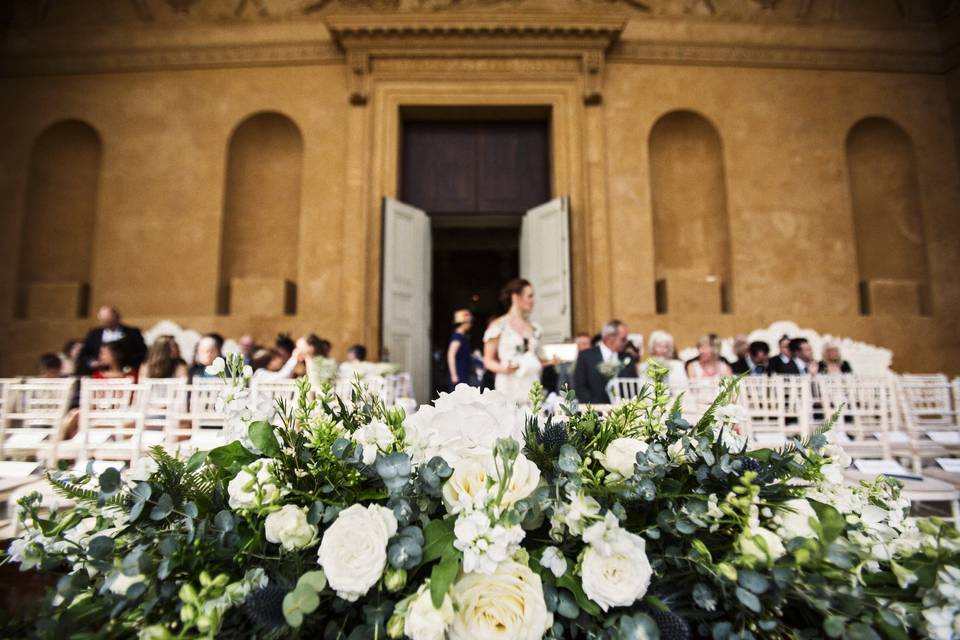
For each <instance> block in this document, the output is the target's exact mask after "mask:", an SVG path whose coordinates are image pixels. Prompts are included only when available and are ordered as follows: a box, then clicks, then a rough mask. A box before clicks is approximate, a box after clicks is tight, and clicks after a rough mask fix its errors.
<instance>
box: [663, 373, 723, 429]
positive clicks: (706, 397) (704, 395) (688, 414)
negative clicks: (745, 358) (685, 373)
mask: <svg viewBox="0 0 960 640" xmlns="http://www.w3.org/2000/svg"><path fill="white" fill-rule="evenodd" d="M673 391H674V393H676V394H679V393H683V397H682V399H681V402H680V406H681V412H682V413H683V417H684V418H685V419H686V420H687V421H688V422H690V424H695V423H696V422H698V421H699V420H700V418H702V417H703V414H704V413H706V412H707V409H709V408H710V405H711V404H713V401H714V400H715V399H716V397H717V394H718V393H719V392H720V378H694V379H690V380H687V382H686V383H685V384H682V385H676V386H675V387H674V388H673Z"/></svg>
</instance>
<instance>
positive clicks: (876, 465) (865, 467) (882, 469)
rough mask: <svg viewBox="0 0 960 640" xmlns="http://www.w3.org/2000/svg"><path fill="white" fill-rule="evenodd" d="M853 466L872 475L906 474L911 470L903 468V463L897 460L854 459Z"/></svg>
mask: <svg viewBox="0 0 960 640" xmlns="http://www.w3.org/2000/svg"><path fill="white" fill-rule="evenodd" d="M853 466H855V467H856V468H857V470H858V471H862V472H863V473H869V474H871V475H881V474H883V475H885V476H906V475H910V472H909V471H907V470H906V469H904V468H903V465H902V464H900V463H899V462H897V461H896V460H863V459H860V460H854V461H853Z"/></svg>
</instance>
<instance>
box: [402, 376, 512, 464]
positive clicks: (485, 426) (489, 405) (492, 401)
mask: <svg viewBox="0 0 960 640" xmlns="http://www.w3.org/2000/svg"><path fill="white" fill-rule="evenodd" d="M403 426H404V429H405V430H406V439H407V442H408V444H409V447H410V453H411V456H412V459H413V462H414V463H416V464H419V463H421V462H426V461H428V460H430V459H431V458H433V457H434V456H441V457H442V458H443V459H444V460H446V461H447V464H449V465H451V466H456V464H457V463H458V462H459V461H460V460H461V459H463V458H469V457H482V456H489V455H491V454H492V453H493V449H494V447H495V446H496V442H497V439H498V438H513V439H514V440H516V441H517V442H523V437H524V429H525V420H524V415H523V412H522V411H521V410H520V409H519V408H518V407H517V405H516V404H515V403H513V402H512V401H510V399H509V398H507V397H506V396H505V395H503V394H502V393H500V392H499V391H490V390H487V391H484V392H482V393H481V391H480V389H477V388H476V387H471V386H469V385H465V384H460V385H457V387H456V389H454V391H453V392H452V393H441V394H440V397H439V398H437V399H436V400H435V401H434V403H433V406H430V405H424V406H422V407H420V410H419V411H417V412H416V413H415V414H413V415H411V416H408V417H407V418H406V420H405V421H404V423H403Z"/></svg>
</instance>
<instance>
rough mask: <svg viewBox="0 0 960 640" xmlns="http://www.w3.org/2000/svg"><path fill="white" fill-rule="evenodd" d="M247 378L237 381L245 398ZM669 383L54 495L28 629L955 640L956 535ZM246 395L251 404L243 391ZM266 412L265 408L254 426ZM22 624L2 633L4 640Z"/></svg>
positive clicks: (729, 390) (223, 460) (296, 439)
mask: <svg viewBox="0 0 960 640" xmlns="http://www.w3.org/2000/svg"><path fill="white" fill-rule="evenodd" d="M239 366H240V363H238V362H237V361H236V360H231V361H230V362H229V363H228V366H227V367H226V369H227V372H229V373H230V375H231V376H233V379H238V378H241V379H242V376H237V375H236V370H238V368H239ZM649 372H650V374H651V376H652V378H653V382H652V383H651V384H650V385H649V386H647V387H646V388H645V389H644V390H643V392H642V393H641V394H640V396H639V397H637V398H636V399H634V400H633V401H631V402H628V403H625V404H623V405H620V406H619V407H617V408H615V409H614V410H613V411H611V412H610V413H609V414H608V415H607V416H605V417H603V416H600V415H598V414H597V413H594V412H581V411H579V409H578V407H577V405H576V402H575V401H574V400H573V398H572V397H568V398H567V400H566V402H565V403H563V405H562V406H561V409H560V410H559V411H558V412H557V413H556V414H555V415H552V416H546V415H543V412H542V411H541V407H542V391H541V390H540V389H539V388H537V387H535V388H534V389H533V391H532V392H531V399H532V405H533V410H532V411H530V412H524V411H522V410H521V409H519V408H517V407H516V406H515V405H513V404H512V403H510V402H509V401H507V400H506V399H505V398H503V397H502V396H501V395H500V394H498V393H497V392H496V391H487V392H483V393H481V392H480V391H479V390H477V389H474V388H471V387H467V386H464V385H461V386H459V387H457V388H456V390H455V391H454V392H453V393H450V394H441V395H440V397H439V398H438V399H437V400H436V401H435V402H434V404H433V405H432V406H423V407H421V408H420V409H419V411H417V412H416V413H415V414H413V415H410V416H405V415H404V414H403V412H402V410H399V409H393V408H388V407H386V406H384V405H383V403H382V402H381V401H380V400H379V399H378V398H377V397H372V396H371V395H369V394H368V393H367V392H365V390H364V389H363V388H362V386H360V385H359V384H358V385H357V386H356V387H355V389H354V391H353V394H352V397H351V398H350V399H349V400H342V399H339V398H337V397H335V396H333V394H331V393H330V391H329V389H328V388H324V389H321V390H320V391H319V392H317V394H316V397H312V396H313V394H311V393H310V390H309V387H308V385H307V384H306V383H302V385H301V388H300V394H299V399H298V401H297V402H296V405H295V406H285V405H284V404H283V403H279V404H278V407H277V411H276V413H275V416H274V418H273V419H271V420H259V421H255V420H253V419H252V418H251V421H250V422H249V424H248V425H247V431H246V436H245V437H243V438H241V439H240V440H237V441H234V442H231V443H230V444H228V445H226V446H222V447H219V448H217V449H213V450H212V451H209V452H202V453H196V454H194V455H193V456H191V457H189V458H187V459H183V458H180V457H177V456H175V455H172V454H170V453H168V452H165V451H163V450H162V449H159V448H157V449H154V450H153V451H152V456H151V457H150V458H146V459H144V460H142V461H141V462H140V463H138V464H137V465H135V467H134V469H133V470H132V472H130V473H129V474H127V475H121V474H120V473H118V472H117V471H115V470H107V471H105V472H103V473H102V474H100V475H99V476H98V477H94V476H93V475H91V474H88V475H86V476H84V477H81V478H62V477H55V478H52V479H51V481H52V482H53V484H54V486H55V487H56V488H57V490H58V491H60V492H62V493H63V494H64V495H66V496H69V497H70V498H72V499H73V500H74V501H75V503H76V506H75V507H74V508H72V509H70V510H68V511H65V512H61V513H59V514H56V516H55V517H52V516H51V517H43V516H42V515H41V512H40V510H39V506H38V498H37V497H29V498H26V499H24V500H23V501H21V503H20V511H21V516H22V518H23V521H24V526H25V527H26V533H25V534H24V535H23V536H22V537H21V538H19V539H18V540H16V541H14V542H13V544H12V545H11V547H10V550H9V554H10V557H11V559H12V560H13V561H15V562H18V563H20V566H21V567H22V568H23V569H31V568H37V569H39V570H40V571H44V572H53V573H56V575H58V576H59V579H58V581H57V583H56V589H55V590H53V591H52V592H51V593H50V594H49V596H48V598H47V600H46V601H45V603H44V605H43V607H44V610H43V611H42V613H41V615H38V616H36V622H35V623H34V626H32V627H31V628H29V629H28V628H25V627H20V628H17V629H13V628H12V626H13V625H14V624H15V623H14V622H13V621H6V622H0V635H2V636H4V637H6V636H8V635H10V636H13V635H21V636H22V635H35V636H40V637H64V636H70V635H75V636H78V637H97V638H120V637H131V636H134V635H139V637H140V638H143V639H150V640H161V639H172V638H211V637H215V636H216V637H224V638H287V637H306V638H325V639H331V640H333V639H337V638H343V639H361V638H401V637H407V638H411V639H412V640H442V639H445V638H446V639H450V640H472V639H487V638H498V639H518V640H527V639H529V640H533V639H536V638H541V637H545V638H585V639H588V638H589V639H604V638H608V639H613V638H630V639H643V638H652V639H655V638H664V639H673V638H692V637H704V638H716V639H718V640H722V639H731V640H732V639H749V638H822V637H830V638H850V639H855V638H866V639H872V638H884V637H886V638H908V637H911V636H917V635H927V636H933V637H939V638H949V637H951V636H952V635H953V634H956V633H958V630H960V570H958V569H957V566H958V565H960V539H958V534H957V532H956V531H955V530H954V529H953V528H951V527H948V526H946V525H944V524H943V523H941V522H940V521H938V520H936V519H931V520H913V519H910V518H908V517H907V509H908V505H907V504H906V502H905V501H904V500H903V499H902V498H901V496H900V493H899V488H898V485H897V483H896V482H895V481H893V480H888V479H882V478H881V479H879V480H877V481H876V482H873V483H865V484H863V485H862V486H858V487H850V486H845V485H844V484H843V482H842V477H841V471H842V469H843V468H844V467H845V466H846V465H847V464H849V458H847V457H846V455H845V454H844V453H843V451H842V450H841V449H839V448H838V447H836V446H832V445H828V444H827V438H826V436H825V432H823V431H822V432H819V433H816V434H815V435H813V436H812V437H810V438H809V439H806V440H803V441H799V440H798V441H795V442H791V443H790V444H789V445H788V446H786V447H784V448H782V449H780V450H770V449H761V450H755V451H747V450H746V449H747V442H746V439H745V438H744V437H743V436H742V435H741V433H740V427H739V424H740V422H741V421H742V420H743V416H742V415H741V412H740V409H739V408H738V406H737V405H736V404H735V403H734V402H733V399H734V394H735V393H736V388H735V383H730V384H728V385H726V386H724V387H723V389H722V390H721V393H720V394H719V397H718V398H717V399H716V401H715V402H714V403H713V406H712V407H711V408H710V410H709V411H707V412H706V414H705V415H704V416H703V418H702V419H700V420H699V421H698V422H697V423H696V424H690V423H689V422H687V421H686V420H684V419H683V418H682V417H681V415H680V411H679V405H678V403H677V402H676V401H675V400H674V399H672V398H671V397H670V395H669V394H668V391H667V389H666V387H665V385H664V384H663V379H664V376H665V375H666V370H665V369H663V368H661V367H660V366H659V365H657V364H656V363H654V362H651V363H650V364H649ZM232 397H233V398H236V397H237V394H236V393H234V395H233V396H232ZM251 415H252V413H251ZM4 625H6V627H4Z"/></svg>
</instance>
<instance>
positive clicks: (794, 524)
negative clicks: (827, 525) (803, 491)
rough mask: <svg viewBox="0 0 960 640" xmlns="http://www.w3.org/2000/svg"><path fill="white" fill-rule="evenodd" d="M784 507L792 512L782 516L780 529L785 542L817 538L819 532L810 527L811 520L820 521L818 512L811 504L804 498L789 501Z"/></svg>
mask: <svg viewBox="0 0 960 640" xmlns="http://www.w3.org/2000/svg"><path fill="white" fill-rule="evenodd" d="M783 506H784V507H786V508H787V509H790V510H791V511H786V510H785V511H783V512H781V514H780V527H781V533H782V535H783V539H784V540H790V539H791V538H797V537H800V538H816V537H817V532H816V531H814V529H813V527H812V526H811V525H810V519H811V518H812V519H814V520H818V518H817V512H816V511H814V510H813V507H812V506H810V502H808V501H807V500H804V499H803V498H794V499H793V500H787V501H786V502H785V503H784V504H783Z"/></svg>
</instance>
